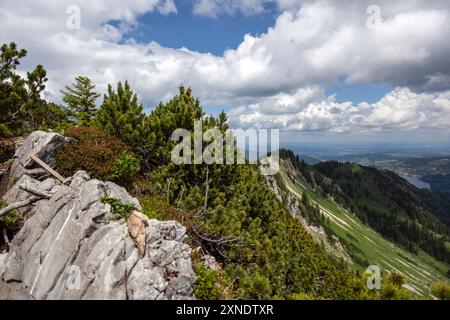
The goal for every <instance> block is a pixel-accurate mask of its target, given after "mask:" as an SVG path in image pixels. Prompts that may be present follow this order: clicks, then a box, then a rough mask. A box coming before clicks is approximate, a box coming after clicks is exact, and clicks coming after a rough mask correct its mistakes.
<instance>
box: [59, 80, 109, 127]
mask: <svg viewBox="0 0 450 320" xmlns="http://www.w3.org/2000/svg"><path fill="white" fill-rule="evenodd" d="M75 81H76V83H74V84H72V87H69V86H66V91H64V90H61V93H62V94H63V95H64V96H63V101H64V102H65V103H66V105H67V108H68V110H69V111H70V113H71V115H72V116H73V117H74V118H76V119H77V120H78V121H79V122H80V123H81V124H88V123H89V122H90V121H91V120H92V119H93V117H94V115H95V111H96V106H95V101H96V100H97V98H98V97H100V94H99V93H96V92H95V91H94V89H95V85H94V84H93V83H92V82H91V80H90V79H89V78H88V77H83V76H78V77H76V78H75Z"/></svg>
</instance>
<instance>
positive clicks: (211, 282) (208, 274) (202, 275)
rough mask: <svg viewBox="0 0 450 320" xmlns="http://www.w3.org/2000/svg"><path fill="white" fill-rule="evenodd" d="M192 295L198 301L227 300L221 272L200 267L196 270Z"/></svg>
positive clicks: (223, 277) (225, 282) (226, 290)
mask: <svg viewBox="0 0 450 320" xmlns="http://www.w3.org/2000/svg"><path fill="white" fill-rule="evenodd" d="M195 274H196V276H197V278H196V280H195V284H194V295H195V297H196V298H197V299H199V300H223V299H226V298H227V294H228V288H227V287H226V284H227V282H229V281H227V280H226V279H225V275H224V273H223V271H222V270H208V269H206V267H205V266H204V265H200V266H199V267H198V268H197V269H196V270H195Z"/></svg>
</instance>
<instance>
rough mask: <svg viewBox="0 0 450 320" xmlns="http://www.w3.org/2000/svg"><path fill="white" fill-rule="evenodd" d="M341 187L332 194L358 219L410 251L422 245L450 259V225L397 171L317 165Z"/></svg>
mask: <svg viewBox="0 0 450 320" xmlns="http://www.w3.org/2000/svg"><path fill="white" fill-rule="evenodd" d="M314 170H317V171H318V172H319V173H320V174H323V175H325V176H326V177H328V178H330V179H332V180H333V182H334V183H335V184H336V185H337V186H339V191H335V190H336V188H334V189H333V190H331V191H330V193H331V194H332V195H333V196H334V197H335V199H336V200H337V201H339V202H340V203H341V204H342V205H343V206H344V207H346V208H350V210H351V211H352V212H355V213H356V215H357V216H358V218H359V219H360V220H361V221H363V222H365V223H366V224H368V225H369V226H371V227H372V228H373V229H375V230H376V231H378V232H380V233H381V234H383V235H385V236H387V237H388V238H389V239H390V240H392V241H394V242H396V243H398V244H400V245H402V246H403V247H404V248H406V249H407V250H409V251H411V252H413V253H418V250H419V248H420V249H422V250H424V251H425V252H427V253H428V254H430V255H431V256H433V257H435V258H436V259H438V260H441V261H445V262H449V261H450V250H449V248H448V247H447V245H446V241H447V239H448V234H449V231H450V228H449V227H448V226H446V225H445V224H444V223H442V222H441V221H440V220H439V219H438V218H437V217H436V215H435V214H434V213H435V212H436V209H435V207H434V206H432V205H430V204H429V203H428V202H427V197H426V196H424V195H423V194H422V192H421V191H420V190H417V189H416V188H414V187H413V186H411V185H409V184H408V183H407V182H406V181H405V180H403V179H402V178H400V177H399V176H397V175H396V174H395V173H393V172H389V171H380V170H378V169H375V168H372V167H364V166H359V165H357V164H352V163H339V162H336V161H328V162H322V163H320V164H318V165H315V166H314Z"/></svg>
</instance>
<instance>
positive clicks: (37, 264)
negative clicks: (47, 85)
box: [0, 134, 195, 300]
mask: <svg viewBox="0 0 450 320" xmlns="http://www.w3.org/2000/svg"><path fill="white" fill-rule="evenodd" d="M33 136H35V135H31V136H30V137H32V138H31V140H32V141H34V140H35V138H33ZM37 136H38V137H40V136H41V135H40V134H38V135H37ZM28 140H29V139H27V141H25V143H24V147H25V148H26V149H27V150H29V149H30V146H32V144H31V143H30V141H28ZM46 141H47V140H46ZM36 143H37V144H40V143H41V142H40V140H39V139H38V140H37V142H36ZM31 149H32V148H31ZM17 154H18V155H19V157H18V158H17V159H16V161H18V162H19V159H22V162H20V163H26V160H24V158H23V157H22V156H21V155H24V154H25V152H23V151H21V150H19V151H18V152H17ZM46 160H49V159H46ZM18 167H19V166H17V168H18ZM24 168H26V165H24ZM25 170H26V169H25ZM68 181H70V184H69V185H63V184H61V183H59V182H58V181H55V180H54V179H50V178H49V179H45V180H43V181H39V180H37V179H35V178H33V177H31V176H29V175H27V174H26V171H24V174H22V175H21V176H20V178H19V180H18V181H17V183H16V184H15V185H14V186H13V187H11V188H10V190H8V192H7V195H6V196H5V199H6V201H7V202H8V203H12V202H16V201H20V200H24V199H26V198H27V197H29V196H30V195H29V194H27V192H24V191H23V190H21V189H20V188H19V186H20V185H22V184H27V185H28V186H32V187H33V188H34V189H37V190H39V191H42V192H46V193H48V194H51V198H50V199H43V200H40V201H38V202H35V203H34V204H32V205H30V206H29V207H28V208H26V212H27V217H29V218H28V219H27V221H26V222H25V224H24V226H23V227H22V229H21V230H20V231H19V232H18V233H17V234H16V236H15V237H14V239H13V240H12V241H11V244H10V251H9V252H8V254H7V255H1V256H0V299H28V298H31V299H50V300H59V299H75V300H77V299H95V300H97V299H115V300H124V299H192V298H194V297H193V284H194V281H195V275H194V272H193V270H192V265H191V258H190V255H191V248H190V247H189V246H188V245H186V244H185V243H184V242H183V241H184V240H185V237H186V228H184V227H183V226H181V225H180V224H179V223H178V222H175V221H167V222H161V221H157V220H148V221H146V222H145V234H146V238H145V249H146V250H145V255H144V256H143V257H142V258H141V259H140V258H139V256H138V250H137V248H136V246H135V243H134V242H133V239H132V238H131V236H130V234H129V231H128V228H127V224H126V222H125V221H124V220H119V221H114V220H113V216H114V215H113V212H112V209H111V206H110V205H109V204H104V203H103V202H102V198H103V197H105V196H108V197H113V198H116V199H120V201H121V202H122V203H124V204H132V205H134V206H135V207H136V208H137V209H138V210H139V209H141V206H140V204H139V202H138V201H137V199H135V198H133V197H131V196H130V195H129V194H128V193H127V191H126V190H125V189H124V188H122V187H119V186H117V185H115V184H113V183H110V182H102V181H99V180H91V179H90V178H89V176H88V174H87V173H86V172H84V171H79V172H77V173H76V174H75V175H74V176H73V177H71V179H69V180H68Z"/></svg>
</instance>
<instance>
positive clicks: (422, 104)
mask: <svg viewBox="0 0 450 320" xmlns="http://www.w3.org/2000/svg"><path fill="white" fill-rule="evenodd" d="M311 90H313V89H308V90H306V91H305V90H304V89H300V90H298V91H296V92H294V93H293V94H292V95H284V94H283V95H277V96H273V97H269V98H266V99H264V100H263V101H261V102H258V103H256V104H253V105H251V106H249V107H240V108H236V109H234V110H233V111H232V112H231V114H232V115H233V119H234V123H233V124H234V126H237V127H254V126H257V127H261V128H277V129H281V130H287V131H298V132H324V131H328V132H335V133H348V132H353V133H376V132H382V131H384V132H386V131H387V132H389V131H391V132H398V131H416V130H439V131H440V132H444V133H446V134H448V133H449V131H450V128H449V126H448V123H449V122H450V100H449V98H450V91H445V92H440V93H416V92H413V91H411V90H410V89H408V88H395V89H394V90H393V91H392V92H390V93H388V94H387V95H386V96H385V97H383V98H382V99H380V100H379V101H378V102H376V103H372V104H369V103H367V102H363V103H359V104H356V105H355V104H353V103H351V102H345V103H338V102H336V101H335V99H334V97H325V96H324V95H322V96H317V95H311V94H306V96H307V97H308V98H307V99H305V92H312V91H311ZM312 97H315V98H316V99H315V100H313V101H310V100H309V99H310V98H312ZM269 106H270V107H269ZM280 110H283V111H285V110H290V112H280ZM274 113H276V114H277V116H276V117H274Z"/></svg>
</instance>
